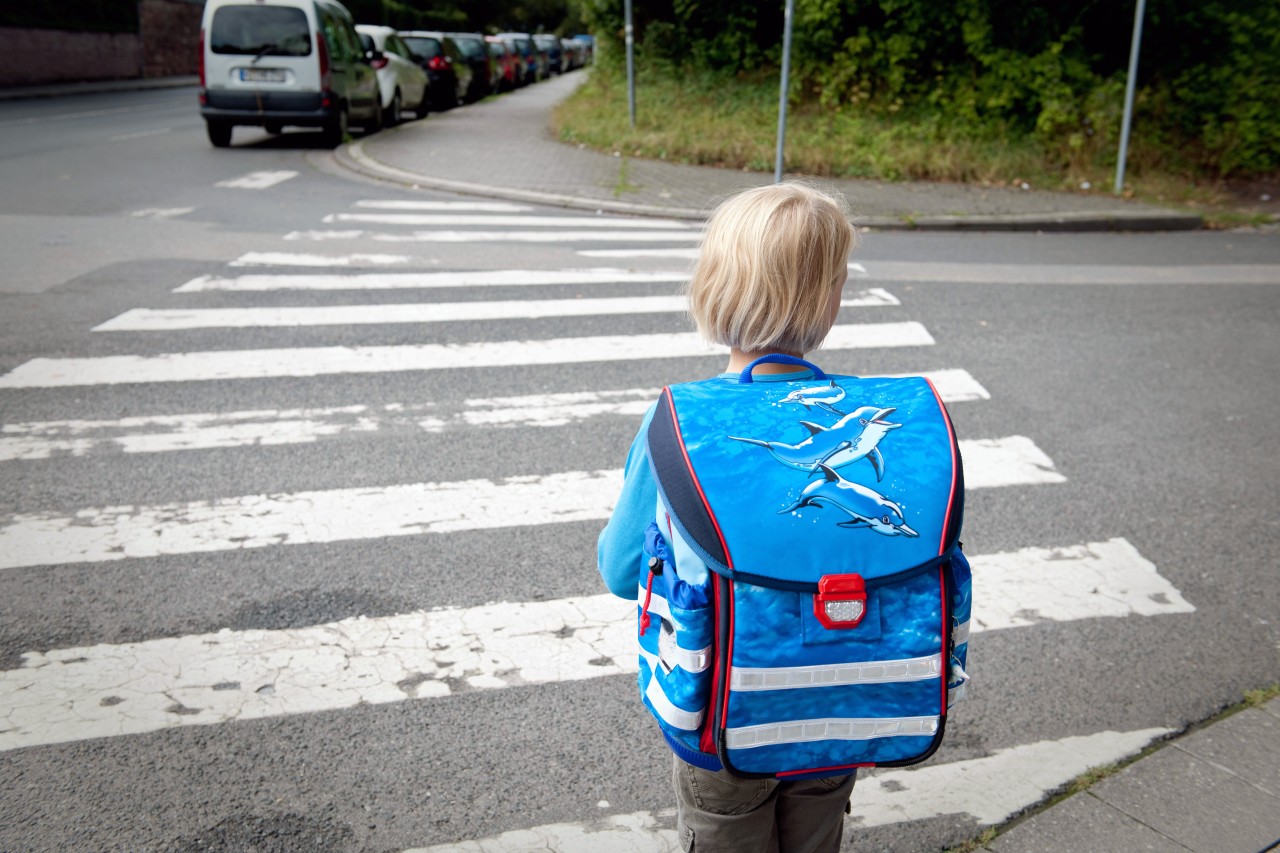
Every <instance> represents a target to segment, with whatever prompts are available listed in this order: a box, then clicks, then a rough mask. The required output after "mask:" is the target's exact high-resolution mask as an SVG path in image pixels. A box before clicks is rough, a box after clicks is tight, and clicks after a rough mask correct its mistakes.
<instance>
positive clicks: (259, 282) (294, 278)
mask: <svg viewBox="0 0 1280 853" xmlns="http://www.w3.org/2000/svg"><path fill="white" fill-rule="evenodd" d="M688 280H689V274H688V273H687V272H632V271H628V270H621V269H609V268H603V269H578V270H514V269H512V270H473V271H469V272H467V271H463V272H395V273H347V274H341V273H339V274H334V275H263V274H258V275H241V276H235V277H232V278H222V277H219V276H212V275H202V276H200V277H199V278H193V279H192V280H191V281H189V282H187V283H186V284H184V285H182V286H181V287H178V288H175V289H174V291H173V292H174V293H203V292H205V291H210V290H234V291H266V290H403V289H406V288H431V287H514V286H523V285H534V284H649V283H654V282H659V283H662V282H685V281H688Z"/></svg>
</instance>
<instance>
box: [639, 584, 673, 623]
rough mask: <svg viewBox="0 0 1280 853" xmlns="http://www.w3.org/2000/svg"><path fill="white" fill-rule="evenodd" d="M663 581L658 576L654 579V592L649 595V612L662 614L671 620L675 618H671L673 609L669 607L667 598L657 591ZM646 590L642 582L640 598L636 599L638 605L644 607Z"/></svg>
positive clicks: (664, 617)
mask: <svg viewBox="0 0 1280 853" xmlns="http://www.w3.org/2000/svg"><path fill="white" fill-rule="evenodd" d="M661 583H662V581H661V580H659V579H658V578H654V579H653V586H654V592H653V595H652V596H650V597H649V612H650V613H653V614H656V615H658V616H661V617H662V618H663V619H666V620H667V621H668V622H671V621H673V620H672V619H671V611H670V610H668V609H667V599H666V598H664V597H663V596H662V595H661V594H660V593H659V592H658V591H657V587H658V585H659V584H661ZM646 592H647V591H646V589H645V585H644V584H640V593H639V594H640V598H639V600H637V601H636V607H644V597H645V594H646Z"/></svg>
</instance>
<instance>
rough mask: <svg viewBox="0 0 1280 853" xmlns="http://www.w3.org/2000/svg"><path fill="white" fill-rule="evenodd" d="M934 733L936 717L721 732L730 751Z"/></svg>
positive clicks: (835, 720)
mask: <svg viewBox="0 0 1280 853" xmlns="http://www.w3.org/2000/svg"><path fill="white" fill-rule="evenodd" d="M937 732H938V718H937V717H866V718H853V717H831V718H827V719H821V720H795V721H792V722H787V723H762V724H760V725H755V726H735V727H731V728H727V729H725V733H724V734H725V743H726V745H727V746H728V747H729V748H730V749H755V748H756V747H759V746H776V745H778V744H782V743H815V742H817V741H820V740H874V739H876V738H882V737H920V736H933V735H935V734H937Z"/></svg>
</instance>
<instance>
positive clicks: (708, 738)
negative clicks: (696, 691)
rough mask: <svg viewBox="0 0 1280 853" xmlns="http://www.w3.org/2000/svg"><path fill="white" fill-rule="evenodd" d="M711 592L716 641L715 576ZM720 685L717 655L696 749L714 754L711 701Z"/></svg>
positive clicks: (717, 598)
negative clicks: (706, 711)
mask: <svg viewBox="0 0 1280 853" xmlns="http://www.w3.org/2000/svg"><path fill="white" fill-rule="evenodd" d="M711 594H712V598H713V599H714V609H713V610H712V612H713V613H714V614H715V622H714V624H713V625H712V629H711V630H712V642H713V643H715V642H718V641H719V637H720V580H719V578H716V579H715V580H714V581H713V582H712V584H711ZM719 687H720V658H719V656H718V655H717V656H716V658H715V665H714V666H713V667H712V668H711V694H710V699H709V701H708V705H707V707H708V709H709V710H710V711H711V713H709V714H707V716H706V718H705V719H704V720H703V723H702V735H701V736H700V737H699V738H698V749H700V750H701V751H702V752H705V753H708V754H710V755H715V754H716V733H715V728H716V727H715V717H716V713H715V708H714V707H712V706H711V703H714V702H715V701H716V690H718V689H719Z"/></svg>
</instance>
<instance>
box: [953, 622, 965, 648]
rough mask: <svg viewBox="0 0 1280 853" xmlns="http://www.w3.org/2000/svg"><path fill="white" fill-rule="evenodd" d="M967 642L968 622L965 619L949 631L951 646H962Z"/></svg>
mask: <svg viewBox="0 0 1280 853" xmlns="http://www.w3.org/2000/svg"><path fill="white" fill-rule="evenodd" d="M967 642H969V620H968V619H966V620H964V621H963V622H961V623H960V624H959V625H957V626H955V627H954V628H952V629H951V645H952V646H963V645H964V644H965V643H967Z"/></svg>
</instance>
